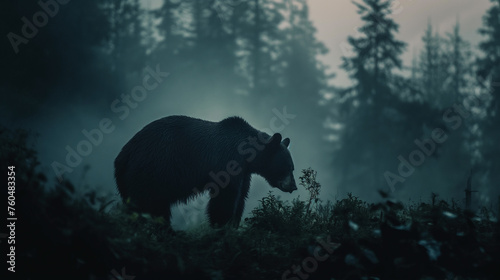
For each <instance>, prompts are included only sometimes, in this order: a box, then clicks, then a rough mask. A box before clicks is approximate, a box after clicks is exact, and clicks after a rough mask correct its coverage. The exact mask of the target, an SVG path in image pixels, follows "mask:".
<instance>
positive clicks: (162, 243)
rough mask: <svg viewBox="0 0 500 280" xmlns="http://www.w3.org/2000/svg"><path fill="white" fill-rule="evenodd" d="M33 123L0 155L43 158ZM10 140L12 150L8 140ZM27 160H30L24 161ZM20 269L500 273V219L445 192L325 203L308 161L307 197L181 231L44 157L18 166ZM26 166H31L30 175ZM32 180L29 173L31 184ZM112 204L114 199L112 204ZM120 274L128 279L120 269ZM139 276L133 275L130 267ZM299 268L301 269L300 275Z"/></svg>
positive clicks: (243, 274) (381, 275)
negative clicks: (233, 223) (406, 200)
mask: <svg viewBox="0 0 500 280" xmlns="http://www.w3.org/2000/svg"><path fill="white" fill-rule="evenodd" d="M26 139H28V138H27V134H26V133H25V132H22V131H18V132H11V131H8V130H2V131H1V133H0V141H1V143H2V146H3V147H10V151H14V150H15V151H29V152H26V153H17V154H18V155H19V156H18V157H16V158H13V157H9V154H10V153H9V152H8V153H5V154H2V158H1V160H2V162H7V161H8V162H11V163H14V164H19V165H18V166H21V164H22V163H33V162H35V163H36V162H37V160H36V152H34V150H32V149H29V148H27V146H26V142H25V140H26ZM5 151H9V149H5ZM23 170H25V171H23ZM18 171H19V172H20V173H19V174H18V175H19V176H18V178H19V180H18V181H17V183H18V184H17V185H18V188H17V190H16V200H17V201H18V202H19V203H18V206H17V211H18V219H19V223H18V224H19V226H18V228H17V229H16V231H17V234H18V236H17V239H18V240H20V241H22V242H19V245H18V246H19V251H18V255H17V260H18V262H17V264H16V266H17V267H18V272H17V273H18V274H17V275H21V276H24V278H25V279H29V278H32V277H39V276H41V275H43V276H45V275H60V276H65V277H71V278H72V279H132V277H135V278H133V279H157V278H158V279H159V278H160V277H161V279H165V277H167V278H168V279H195V278H196V279H300V278H301V275H302V277H303V279H306V276H307V279H498V277H499V276H500V274H499V270H498V269H497V265H498V262H499V261H500V231H499V230H500V224H499V223H498V222H497V221H496V220H495V219H494V218H493V216H492V214H491V212H490V211H488V210H486V209H485V210H484V211H482V212H479V213H478V214H476V215H475V214H473V213H471V212H468V211H464V210H462V209H461V208H459V207H458V206H457V204H456V203H453V202H452V203H451V204H450V203H448V202H446V201H444V200H438V199H437V196H433V199H432V201H431V203H420V204H413V205H406V206H405V205H403V204H402V203H400V202H397V201H394V200H393V199H391V198H389V197H387V194H386V193H383V192H381V193H380V194H381V195H382V196H383V197H384V198H385V199H384V202H381V203H377V204H368V203H366V202H363V201H361V200H360V199H358V198H357V197H355V196H353V195H351V194H349V195H348V196H347V197H346V198H344V199H341V200H336V201H335V202H332V201H326V202H321V201H320V200H319V199H318V197H317V194H318V193H319V191H320V184H319V183H318V182H317V181H316V179H315V175H316V173H315V172H314V171H313V170H311V169H308V170H303V176H302V177H301V178H300V180H301V185H302V186H303V187H304V188H306V189H307V190H309V192H310V197H309V199H308V200H305V201H304V200H301V199H299V198H297V199H294V200H293V201H292V202H288V201H282V200H280V199H278V198H277V197H276V196H275V195H274V194H273V193H269V194H268V195H267V196H266V197H264V198H263V199H262V200H261V202H260V205H259V207H257V208H256V209H254V210H253V211H252V213H251V215H250V216H249V217H248V218H247V219H245V221H244V223H243V224H242V225H241V226H240V228H238V229H235V228H219V229H212V228H210V227H209V226H208V225H206V224H202V225H200V226H199V227H197V228H195V229H192V230H190V231H186V232H171V231H168V230H167V227H165V225H164V220H163V218H157V217H151V216H150V215H148V214H144V213H137V212H131V211H130V210H128V209H126V208H125V207H124V206H123V205H122V204H117V205H115V206H110V204H109V201H108V200H109V199H104V198H100V197H97V196H96V195H95V193H93V192H89V193H87V194H86V195H85V196H84V197H79V196H76V195H75V188H74V187H73V184H72V183H70V182H66V181H63V182H59V183H57V185H56V187H55V188H54V189H53V190H51V191H44V188H45V187H46V186H45V185H46V183H45V178H44V176H43V175H41V174H39V173H38V172H36V164H28V165H24V169H21V168H19V169H18ZM23 172H28V173H29V176H25V175H27V174H23ZM30 182H31V183H30ZM108 208H109V209H108ZM120 277H121V278H120ZM127 277H129V278H127ZM297 277H298V278H297Z"/></svg>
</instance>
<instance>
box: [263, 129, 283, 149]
mask: <svg viewBox="0 0 500 280" xmlns="http://www.w3.org/2000/svg"><path fill="white" fill-rule="evenodd" d="M280 144H281V134H279V133H275V134H274V135H273V136H272V137H271V138H270V139H269V141H268V142H267V144H266V148H267V149H270V150H271V151H274V150H276V149H278V147H279V146H280Z"/></svg>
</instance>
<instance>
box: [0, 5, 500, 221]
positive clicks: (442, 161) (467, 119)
mask: <svg viewBox="0 0 500 280" xmlns="http://www.w3.org/2000/svg"><path fill="white" fill-rule="evenodd" d="M97 2H98V4H96V3H76V2H75V3H73V2H70V3H68V4H64V5H63V4H59V10H58V11H57V12H54V15H53V16H50V17H48V23H47V24H45V25H40V27H39V28H37V29H38V32H37V34H36V35H35V36H34V37H33V38H29V40H28V43H19V44H17V45H16V46H15V47H14V45H13V43H12V41H9V40H4V42H3V45H2V48H3V49H2V53H3V54H4V56H6V60H5V61H6V62H5V63H4V64H5V65H4V66H2V72H3V75H2V78H1V79H2V84H1V86H0V89H1V94H2V103H1V106H0V108H1V113H0V118H1V119H0V120H1V121H0V124H1V125H4V126H6V127H8V128H10V129H18V128H21V129H27V130H29V131H32V132H33V133H36V134H37V136H36V137H35V138H33V139H32V140H33V144H34V147H35V149H36V150H37V151H38V156H39V160H40V170H41V171H42V172H43V173H45V174H46V175H47V177H49V180H50V182H55V181H56V180H57V179H58V177H59V178H64V179H66V180H70V181H72V182H74V183H75V185H76V186H78V187H79V189H80V191H82V192H84V191H85V190H90V189H95V190H97V191H98V192H99V193H100V194H103V195H105V194H111V195H112V196H113V197H114V198H115V199H116V200H117V201H119V200H120V198H119V195H118V193H117V190H116V185H115V181H114V177H113V176H114V174H113V173H114V169H113V161H114V159H115V157H116V156H117V155H118V153H119V152H120V150H121V148H122V147H123V146H124V145H125V143H127V141H128V140H130V138H131V137H132V136H133V135H134V134H135V133H137V132H138V131H139V130H140V129H142V128H143V127H144V126H145V125H147V124H148V123H150V122H152V121H154V120H156V119H159V118H162V117H165V116H171V115H186V116H191V117H195V118H200V119H204V120H209V121H214V122H217V121H220V120H223V119H224V118H226V117H230V116H240V117H242V118H243V119H245V120H246V121H247V122H248V123H249V124H251V125H252V126H253V127H255V128H257V129H259V130H263V131H267V132H279V133H281V134H282V135H283V136H284V137H289V138H290V139H291V146H290V152H291V154H292V157H293V160H294V163H295V174H294V175H295V180H296V181H297V182H298V180H299V176H300V175H301V170H302V169H306V168H309V167H311V168H312V169H314V170H315V171H317V174H318V181H319V182H320V183H321V184H322V190H321V199H322V200H323V201H327V200H332V201H334V200H335V199H340V198H343V197H345V196H346V194H347V193H348V192H352V193H353V194H354V195H356V196H359V197H361V198H362V199H365V200H368V201H372V202H373V201H378V200H380V199H381V197H380V195H379V193H378V191H379V190H383V191H387V192H389V193H390V194H391V195H392V196H394V197H396V198H398V199H401V200H403V201H405V202H421V201H428V200H429V198H430V196H431V193H437V194H439V195H440V197H441V198H443V199H446V200H451V199H455V200H456V201H459V202H460V203H462V202H463V200H464V189H465V186H466V182H467V178H468V177H469V174H470V171H471V169H473V170H474V172H473V174H474V176H473V177H472V182H473V188H474V189H475V190H477V191H478V193H476V194H475V196H474V198H473V203H474V207H475V209H479V207H480V206H486V207H490V208H492V207H493V209H496V208H494V207H495V205H496V204H495V203H496V199H495V197H497V196H498V195H499V194H500V191H499V188H498V183H495V182H498V181H496V180H497V179H498V173H499V172H498V171H499V170H498V169H497V168H498V166H499V165H498V158H496V157H495V155H496V154H497V153H498V147H497V146H495V145H494V144H491V143H498V140H499V139H498V137H499V136H500V135H499V134H498V132H497V131H494V130H492V129H491V128H492V127H495V125H498V123H497V121H498V114H496V115H495V107H494V106H493V105H492V104H496V102H498V88H495V86H493V85H494V82H495V78H496V77H497V76H495V75H497V72H495V71H496V70H494V69H493V70H491V69H482V68H481V67H482V66H481V65H482V64H480V63H476V62H477V61H479V60H480V59H481V58H482V57H484V56H485V52H486V50H481V49H480V48H479V47H478V45H479V43H480V42H481V41H484V40H493V39H494V38H488V37H487V36H486V37H485V36H481V35H480V34H478V29H479V28H481V26H482V24H483V22H482V17H483V16H484V15H485V14H486V13H487V11H488V9H489V8H490V7H491V6H492V5H493V4H492V3H491V2H489V1H486V0H482V1H474V3H472V1H465V0H463V1H453V2H450V1H430V0H429V1H418V2H416V1H396V2H397V3H393V9H392V10H393V14H388V15H387V18H389V19H391V20H394V22H395V23H396V24H399V25H400V26H399V29H397V30H393V31H392V32H393V33H392V34H393V35H394V40H398V41H401V42H403V43H407V45H406V46H405V47H404V48H401V52H399V50H397V49H394V50H393V51H394V52H393V53H391V54H389V55H388V56H387V57H381V59H387V61H388V62H381V64H380V72H384V73H389V74H387V75H389V76H387V75H385V76H384V77H383V78H376V77H377V76H375V78H373V77H372V78H365V80H362V79H358V80H356V79H357V78H359V76H356V75H355V74H353V73H358V72H356V71H358V70H359V69H360V68H359V67H358V66H359V65H356V64H355V63H356V61H355V60H351V61H349V59H350V58H352V57H355V56H356V55H357V53H356V52H355V51H353V50H352V41H350V40H348V37H349V36H351V37H353V38H354V39H356V38H363V36H370V34H368V33H363V32H362V31H359V30H357V27H361V26H363V25H365V24H366V22H364V21H363V20H361V17H360V15H358V14H357V10H358V7H357V6H356V5H354V4H353V3H352V2H351V1H344V0H342V1H319V0H311V1H303V0H294V1H279V0H276V1H272V0H262V1H261V2H260V3H259V2H258V1H257V2H255V1H233V2H231V1H220V3H219V2H217V1H215V2H214V3H212V4H207V3H208V1H195V0H191V1H182V2H179V1H168V2H166V3H165V2H164V1H147V0H144V1H143V2H141V3H140V4H137V3H135V2H134V1H127V0H122V1H115V2H116V3H114V4H111V2H109V1H97ZM359 2H360V3H363V1H359ZM374 2H385V1H374ZM217 3H219V4H217ZM256 3H259V4H258V5H260V6H258V7H257V6H255V5H256ZM23 4H24V6H23ZM7 6H8V7H7V9H4V10H6V11H9V13H10V14H8V15H2V19H3V20H4V21H5V23H6V24H2V25H3V27H2V30H3V31H4V32H3V34H9V32H13V33H16V34H22V32H23V29H22V28H23V27H22V26H23V23H24V21H22V20H21V18H22V17H26V18H28V19H29V20H32V21H33V17H32V15H33V14H35V13H36V12H37V11H40V10H42V8H41V7H39V6H37V4H36V3H31V2H30V3H29V4H28V3H27V1H19V3H15V4H12V3H10V4H8V5H7ZM256 10H259V13H260V14H259V18H260V21H259V22H256V20H255V14H254V12H255V11H256ZM82 11H83V12H82ZM457 24H458V25H459V26H460V29H459V33H458V35H459V36H460V40H462V41H463V42H467V44H464V45H461V44H460V45H459V46H458V47H457V49H456V50H457V51H458V52H459V53H460V55H461V56H460V57H459V58H455V59H456V60H460V63H462V64H460V67H462V68H464V69H470V70H471V72H467V71H463V72H460V73H459V74H457V73H456V71H455V70H449V69H455V68H452V67H450V66H449V65H448V66H442V67H443V68H440V70H439V71H440V73H442V72H447V71H448V72H449V73H448V74H447V75H446V76H445V77H444V78H442V77H441V78H442V79H441V81H437V82H436V81H434V80H433V81H434V84H432V85H429V83H430V82H428V80H427V79H431V78H432V77H434V75H435V74H434V73H429V72H428V70H429V69H430V68H429V67H428V65H426V64H425V63H424V62H425V59H424V58H426V57H430V55H428V54H426V53H424V52H425V50H426V43H425V42H424V41H423V40H422V38H423V37H424V36H425V34H426V30H429V28H432V31H431V33H432V34H436V35H437V34H439V35H440V36H441V38H442V39H439V40H440V41H439V42H441V45H433V46H434V48H437V49H440V50H441V51H440V52H439V53H437V54H435V55H436V56H435V57H433V59H435V60H436V61H437V60H439V59H440V57H438V56H439V55H441V56H442V57H447V56H446V52H448V51H450V49H452V48H453V47H454V45H453V44H452V41H451V39H450V42H451V43H450V42H448V41H446V40H445V38H448V37H447V36H448V35H447V34H452V33H453V32H454V29H455V26H456V25H457ZM381 32H382V31H381ZM384 32H387V30H386V31H384ZM255 34H257V35H255ZM255 36H257V38H258V39H255V38H256V37H255ZM433 36H434V35H433ZM433 38H434V37H433ZM323 44H324V45H323ZM388 44H390V42H389V43H388ZM428 44H430V43H428ZM427 46H428V45H427ZM436 46H437V47H436ZM497 48H500V46H497ZM16 49H17V50H18V52H17V53H16V52H15V50H16ZM462 55H463V56H462ZM391 56H395V57H397V59H401V61H402V65H401V66H400V67H398V65H392V64H391V63H392V62H389V60H391ZM359 57H363V56H362V55H360V56H359ZM448 57H449V56H448ZM346 61H347V62H346ZM439 61H441V60H439ZM443 61H444V60H443ZM447 61H448V60H447ZM450 61H451V60H450ZM450 61H448V63H453V62H450ZM343 63H344V64H345V63H347V64H348V65H349V63H352V65H351V66H342V64H343ZM358 63H359V62H358ZM361 63H364V65H365V66H366V69H365V70H366V71H367V72H368V73H372V72H371V71H373V72H374V73H378V70H376V71H375V70H374V69H375V68H376V69H378V67H379V65H378V64H376V65H375V66H370V65H371V63H372V62H371V61H370V60H369V59H367V60H366V61H364V62H363V61H362V62H361ZM467 63H469V64H467ZM396 64H397V63H396ZM438 64H439V63H438ZM7 65H11V66H10V67H9V66H7ZM439 65H441V64H439ZM426 67H427V68H426ZM436 67H437V66H434V68H436ZM27 69H29V70H27ZM148 69H149V70H148ZM158 69H159V71H158ZM356 69H358V70H356ZM431 70H432V69H431ZM472 70H474V71H472ZM481 70H484V71H483V72H481V73H483V74H484V75H479V74H477V72H476V71H481ZM151 71H153V72H155V71H156V72H161V73H164V74H163V76H161V75H160V77H156V78H157V79H151V80H155V81H156V82H157V86H156V87H155V88H154V89H151V90H146V92H145V93H144V94H142V97H141V100H135V101H132V103H133V105H132V106H131V105H130V104H128V103H127V101H124V99H123V98H124V95H129V98H130V95H131V94H132V93H134V91H135V90H136V88H137V87H138V86H142V85H143V83H144V77H145V76H146V75H150V74H151ZM165 73H168V74H165ZM445 74H446V73H445ZM460 75H461V76H460ZM429 77H431V78H429ZM437 78H438V80H439V79H440V77H437ZM377 79H384V80H383V82H380V83H379V82H378V81H379V80H377ZM432 79H433V78H432ZM454 79H456V80H457V81H458V80H459V82H457V84H459V85H460V86H459V87H453V86H451V85H450V84H454V81H455V80H454ZM373 81H376V82H373ZM444 81H447V82H446V83H444ZM490 81H491V82H490ZM440 82H441V83H440ZM485 83H486V84H488V85H490V84H491V85H492V86H490V87H489V88H488V86H486V88H485V86H484V85H485ZM382 84H383V85H384V86H382ZM360 85H361V86H360ZM369 87H371V88H372V89H371V90H374V91H376V92H378V93H380V92H384V94H386V96H392V97H391V98H387V97H385V98H384V99H380V100H378V101H377V98H374V97H372V96H370V95H369V94H368V93H366V94H365V92H364V91H366V92H368V90H366V88H369ZM431 87H433V88H431ZM374 96H375V95H374ZM379 96H382V95H381V94H379ZM408 96H409V97H408ZM450 96H451V97H450ZM481 96H487V97H485V98H481ZM475 99H478V100H479V99H480V100H481V102H476V103H475V105H470V104H471V103H470V102H467V100H475ZM377 102H379V103H377ZM374 104H376V105H374ZM454 105H457V106H462V107H463V108H464V110H465V111H467V112H468V113H470V114H469V115H467V116H464V115H462V114H460V113H459V112H457V111H453V112H452V113H450V114H447V110H448V109H449V108H453V106H454ZM118 106H121V108H122V109H121V110H117V108H118ZM123 106H125V107H126V109H123ZM462 107H460V108H462ZM456 108H458V107H456ZM124 110H126V112H127V113H125V111H124ZM277 112H279V113H283V112H287V113H288V114H290V115H293V118H290V119H289V122H288V120H287V121H285V122H283V120H281V119H280V120H281V121H282V124H283V125H282V126H280V127H279V128H277V127H275V126H274V124H273V123H272V122H271V121H272V120H273V118H276V117H277V114H279V113H277ZM453 117H455V119H457V118H460V124H458V125H456V128H455V127H454V124H457V122H458V120H455V121H451V120H449V119H451V118H453ZM447 119H448V120H447ZM103 123H106V124H107V125H105V126H107V127H108V128H109V130H110V132H109V133H106V132H102V129H101V128H100V127H102V124H103ZM436 128H443V131H444V133H446V136H447V140H446V141H445V142H444V143H441V144H439V143H437V144H436V148H435V150H436V152H434V150H433V151H432V152H431V153H430V155H425V160H424V162H423V163H422V164H418V165H417V166H414V167H415V168H414V169H415V170H414V171H413V172H411V173H412V174H411V175H409V176H408V177H406V176H401V172H400V171H398V168H399V165H400V164H401V161H400V160H399V159H398V156H400V155H401V156H403V158H405V159H407V160H408V161H410V159H409V155H410V154H411V152H412V151H414V150H419V147H418V145H417V144H415V142H414V141H415V140H416V139H419V140H424V139H432V137H433V136H432V135H433V131H434V130H435V129H436ZM95 129H101V133H102V138H101V139H98V140H99V141H96V143H94V144H92V147H91V151H89V152H88V155H86V156H81V160H76V161H74V162H73V163H69V164H68V153H70V152H68V151H69V150H68V147H69V148H70V149H72V150H73V151H77V150H78V145H79V143H81V142H82V141H87V140H89V139H88V138H87V137H86V136H85V132H83V131H84V130H85V131H87V132H91V131H93V130H95ZM111 130H112V131H111ZM70 157H72V156H70ZM72 159H74V158H72ZM57 164H62V165H65V166H66V167H68V169H66V170H65V172H62V174H58V172H60V171H61V170H60V169H59V171H57V170H56V169H57V168H55V166H56V165H57ZM71 165H74V166H71ZM387 172H391V173H393V174H394V175H398V176H400V179H401V180H403V181H401V180H400V179H398V180H396V184H394V185H391V184H390V183H389V182H388V180H387ZM398 172H399V174H398ZM60 173H61V172H60ZM402 177H404V178H402ZM48 185H50V184H48ZM270 190H272V191H273V193H275V194H277V195H279V196H280V197H281V198H282V199H284V200H292V199H294V198H297V197H300V198H301V199H305V198H307V197H308V193H307V191H306V190H305V189H304V188H303V187H299V190H298V191H296V192H293V193H292V194H288V193H282V192H280V191H279V190H277V189H271V188H270V186H269V185H268V183H267V182H265V180H263V179H262V178H260V177H259V176H254V177H253V178H252V184H251V189H250V195H249V198H248V199H247V204H246V208H245V212H244V213H245V214H244V216H246V215H248V213H249V212H250V211H251V210H252V209H253V208H254V207H255V206H256V205H257V204H258V201H259V199H261V198H262V197H263V196H265V195H267V193H268V191H270ZM207 199H208V195H205V196H204V197H203V198H199V199H198V201H195V202H192V203H191V206H189V207H187V208H186V207H184V206H180V207H177V208H176V210H175V211H174V217H173V221H174V226H175V227H177V228H185V227H186V226H189V225H191V224H197V223H199V221H200V219H202V218H201V217H202V216H203V208H204V203H206V200H207ZM193 205H194V206H193ZM192 207H194V208H196V210H195V211H194V212H195V214H193V213H192V212H191V210H190V209H191V208H192ZM192 215H194V216H192ZM186 222H187V225H186Z"/></svg>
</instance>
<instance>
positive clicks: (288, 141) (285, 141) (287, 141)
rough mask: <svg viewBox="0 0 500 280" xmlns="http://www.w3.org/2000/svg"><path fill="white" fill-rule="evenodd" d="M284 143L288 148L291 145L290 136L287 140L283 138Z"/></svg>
mask: <svg viewBox="0 0 500 280" xmlns="http://www.w3.org/2000/svg"><path fill="white" fill-rule="evenodd" d="M283 145H285V147H287V148H288V146H289V145H290V138H285V140H283Z"/></svg>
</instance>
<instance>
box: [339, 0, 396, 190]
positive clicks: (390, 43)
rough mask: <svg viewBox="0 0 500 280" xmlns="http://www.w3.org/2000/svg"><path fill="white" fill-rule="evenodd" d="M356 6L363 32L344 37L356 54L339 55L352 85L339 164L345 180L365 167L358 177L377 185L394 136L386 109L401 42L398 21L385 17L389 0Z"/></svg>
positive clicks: (345, 108)
mask: <svg viewBox="0 0 500 280" xmlns="http://www.w3.org/2000/svg"><path fill="white" fill-rule="evenodd" d="M355 5H356V6H357V8H358V14H360V15H361V19H362V20H363V21H364V25H363V26H362V27H361V28H360V29H359V31H360V32H361V33H362V34H363V36H361V37H359V38H354V37H349V38H348V42H349V44H350V45H351V46H352V47H353V50H354V56H352V57H343V61H344V63H343V65H342V68H343V69H344V70H346V71H347V72H348V73H349V75H350V77H351V80H352V81H353V82H354V86H353V87H351V88H349V89H347V90H346V91H345V92H344V96H343V99H344V102H343V104H342V111H343V112H344V117H345V120H344V131H343V133H342V136H341V143H342V148H341V149H340V150H339V152H338V154H337V158H338V159H339V160H338V161H337V165H338V166H339V167H340V168H341V171H340V172H341V174H342V176H344V178H348V177H350V176H356V175H355V174H356V173H358V172H361V171H362V170H365V171H366V172H365V174H369V176H365V177H364V178H365V179H364V181H363V179H361V181H363V182H364V183H365V184H366V185H370V186H373V187H376V188H381V187H383V186H384V185H385V183H384V182H385V181H384V178H383V169H382V167H381V162H382V161H384V155H387V152H386V151H384V149H386V147H387V144H388V143H390V142H391V139H390V138H391V137H392V136H393V135H392V134H393V132H391V131H390V129H389V125H388V123H387V122H389V121H390V119H388V118H387V116H386V115H385V114H384V111H386V110H387V108H386V107H387V104H390V103H391V100H392V99H395V98H397V96H395V95H394V94H393V92H392V90H391V88H390V86H389V84H391V82H393V81H394V74H393V70H394V69H398V68H401V67H402V62H401V59H400V55H401V54H402V52H403V51H404V49H405V43H403V42H401V41H398V40H397V39H396V38H395V33H397V32H398V25H397V24H396V23H395V22H394V21H393V20H392V19H391V18H390V17H389V15H390V13H391V11H390V6H391V1H383V0H363V4H358V3H355ZM345 159H349V160H348V161H349V163H347V162H345ZM365 168H367V169H365ZM356 179H357V180H358V179H360V178H356ZM358 182H359V181H358Z"/></svg>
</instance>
